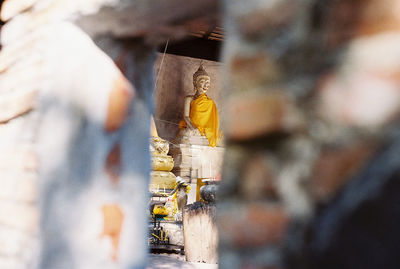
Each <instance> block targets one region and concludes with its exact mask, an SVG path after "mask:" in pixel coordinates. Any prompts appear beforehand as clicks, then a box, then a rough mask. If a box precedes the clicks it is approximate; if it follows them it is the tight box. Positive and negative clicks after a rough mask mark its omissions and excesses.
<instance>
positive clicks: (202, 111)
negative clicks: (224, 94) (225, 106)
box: [189, 93, 220, 147]
mask: <svg viewBox="0 0 400 269" xmlns="http://www.w3.org/2000/svg"><path fill="white" fill-rule="evenodd" d="M189 116H190V120H191V121H192V123H193V125H194V127H196V128H197V129H199V131H200V133H201V135H205V136H206V137H207V139H208V142H209V146H211V147H215V146H216V145H217V140H218V138H219V136H220V134H219V119H218V111H217V106H216V105H215V103H214V101H213V100H212V99H211V98H210V97H208V96H207V95H206V94H205V93H203V94H201V95H200V96H199V97H197V98H196V99H194V100H192V102H190V114H189Z"/></svg>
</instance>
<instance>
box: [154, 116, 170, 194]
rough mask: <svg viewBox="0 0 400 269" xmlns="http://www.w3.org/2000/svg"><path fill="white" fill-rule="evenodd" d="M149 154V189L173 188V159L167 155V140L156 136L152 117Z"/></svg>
mask: <svg viewBox="0 0 400 269" xmlns="http://www.w3.org/2000/svg"><path fill="white" fill-rule="evenodd" d="M150 126H151V127H150V135H151V137H150V154H151V166H152V171H151V174H150V190H153V191H158V190H162V189H164V190H165V189H173V188H175V183H176V182H175V181H176V177H175V175H174V174H173V173H171V170H172V168H173V167H174V160H173V158H172V157H171V156H169V155H168V151H169V142H168V141H166V140H164V139H162V138H161V137H159V136H158V132H157V128H156V125H155V123H154V118H153V117H151V122H150Z"/></svg>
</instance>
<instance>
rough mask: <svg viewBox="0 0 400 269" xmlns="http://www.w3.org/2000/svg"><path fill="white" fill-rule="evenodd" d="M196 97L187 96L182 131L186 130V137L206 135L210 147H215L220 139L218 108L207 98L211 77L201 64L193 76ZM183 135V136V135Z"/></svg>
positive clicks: (181, 124) (181, 125)
mask: <svg viewBox="0 0 400 269" xmlns="http://www.w3.org/2000/svg"><path fill="white" fill-rule="evenodd" d="M193 86H194V90H195V94H194V95H189V96H186V98H185V104H184V112H183V119H184V120H183V121H181V123H180V126H179V127H180V129H181V130H185V131H184V135H185V136H190V135H204V136H206V137H207V139H208V142H209V146H211V147H215V146H216V145H217V141H218V139H219V137H220V131H219V119H218V111H217V106H216V105H215V103H214V101H213V100H212V99H211V98H210V97H208V96H207V91H208V89H209V88H210V76H209V75H208V73H207V72H206V71H205V70H204V68H203V65H202V64H200V66H199V68H198V70H197V71H196V72H195V73H194V74H193ZM181 135H182V134H181Z"/></svg>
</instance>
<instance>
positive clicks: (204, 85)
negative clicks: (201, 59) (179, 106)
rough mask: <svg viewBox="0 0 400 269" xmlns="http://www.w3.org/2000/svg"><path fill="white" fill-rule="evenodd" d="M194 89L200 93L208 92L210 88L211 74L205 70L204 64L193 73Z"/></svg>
mask: <svg viewBox="0 0 400 269" xmlns="http://www.w3.org/2000/svg"><path fill="white" fill-rule="evenodd" d="M193 85H194V89H195V90H196V92H198V93H200V94H201V93H206V92H207V90H208V89H209V88H210V76H209V75H208V73H207V72H206V70H204V67H203V64H200V66H199V69H197V71H196V72H195V73H194V74H193Z"/></svg>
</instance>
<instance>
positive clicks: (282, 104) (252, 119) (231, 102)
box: [224, 90, 301, 140]
mask: <svg viewBox="0 0 400 269" xmlns="http://www.w3.org/2000/svg"><path fill="white" fill-rule="evenodd" d="M225 106H226V107H227V109H226V114H225V115H226V119H225V132H224V134H225V135H226V137H227V139H232V140H248V139H251V138H255V137H258V136H263V135H268V134H271V133H286V132H290V131H293V130H294V129H296V128H300V126H301V120H300V118H299V115H298V114H297V113H296V111H295V110H294V109H293V105H292V103H291V101H290V98H289V97H288V96H286V95H285V94H284V93H283V92H281V91H278V90H271V91H267V92H246V93H241V94H236V95H234V96H232V97H228V98H227V101H226V104H225Z"/></svg>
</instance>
